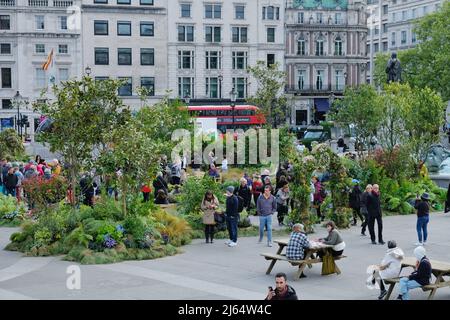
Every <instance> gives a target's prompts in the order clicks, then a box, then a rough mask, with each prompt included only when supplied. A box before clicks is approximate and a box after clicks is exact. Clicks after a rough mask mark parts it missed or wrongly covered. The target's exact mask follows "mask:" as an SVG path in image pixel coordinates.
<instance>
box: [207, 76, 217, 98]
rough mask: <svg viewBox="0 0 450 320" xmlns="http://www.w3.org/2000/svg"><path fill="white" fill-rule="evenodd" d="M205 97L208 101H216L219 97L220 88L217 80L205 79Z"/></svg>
mask: <svg viewBox="0 0 450 320" xmlns="http://www.w3.org/2000/svg"><path fill="white" fill-rule="evenodd" d="M205 89H206V90H205V93H206V96H207V97H208V98H210V99H217V98H219V97H220V92H219V91H220V88H219V80H218V78H206V87H205Z"/></svg>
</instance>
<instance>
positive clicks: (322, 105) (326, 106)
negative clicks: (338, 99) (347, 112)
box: [314, 98, 330, 112]
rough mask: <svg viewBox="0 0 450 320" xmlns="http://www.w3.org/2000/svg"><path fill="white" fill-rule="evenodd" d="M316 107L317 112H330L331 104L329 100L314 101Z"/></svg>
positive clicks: (318, 99) (317, 99)
mask: <svg viewBox="0 0 450 320" xmlns="http://www.w3.org/2000/svg"><path fill="white" fill-rule="evenodd" d="M314 105H315V107H316V110H317V112H327V111H328V110H330V102H329V101H328V99H327V98H316V99H314Z"/></svg>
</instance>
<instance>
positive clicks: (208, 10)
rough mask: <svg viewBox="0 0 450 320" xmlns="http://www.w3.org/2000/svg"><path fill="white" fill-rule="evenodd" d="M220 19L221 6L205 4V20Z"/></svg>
mask: <svg viewBox="0 0 450 320" xmlns="http://www.w3.org/2000/svg"><path fill="white" fill-rule="evenodd" d="M221 17H222V5H221V4H205V18H206V19H221Z"/></svg>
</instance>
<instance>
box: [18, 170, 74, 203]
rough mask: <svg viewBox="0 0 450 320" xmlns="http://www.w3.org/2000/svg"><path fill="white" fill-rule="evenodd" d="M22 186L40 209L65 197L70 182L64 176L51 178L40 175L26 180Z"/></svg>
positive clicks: (29, 198) (30, 201)
mask: <svg viewBox="0 0 450 320" xmlns="http://www.w3.org/2000/svg"><path fill="white" fill-rule="evenodd" d="M22 186H23V190H24V192H25V193H26V194H27V196H28V201H29V203H32V204H34V205H35V206H37V207H38V209H45V208H46V207H47V205H49V204H54V203H58V202H60V201H61V200H64V199H65V197H66V192H67V187H68V183H67V180H66V179H65V178H64V177H62V176H53V177H52V178H50V179H45V178H43V177H41V176H38V177H34V178H31V179H26V180H24V181H23V182H22Z"/></svg>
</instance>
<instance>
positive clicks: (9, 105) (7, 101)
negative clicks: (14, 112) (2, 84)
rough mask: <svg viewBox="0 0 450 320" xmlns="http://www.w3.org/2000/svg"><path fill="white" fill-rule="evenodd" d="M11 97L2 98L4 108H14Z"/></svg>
mask: <svg viewBox="0 0 450 320" xmlns="http://www.w3.org/2000/svg"><path fill="white" fill-rule="evenodd" d="M12 108H13V105H12V102H11V99H2V109H12Z"/></svg>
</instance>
